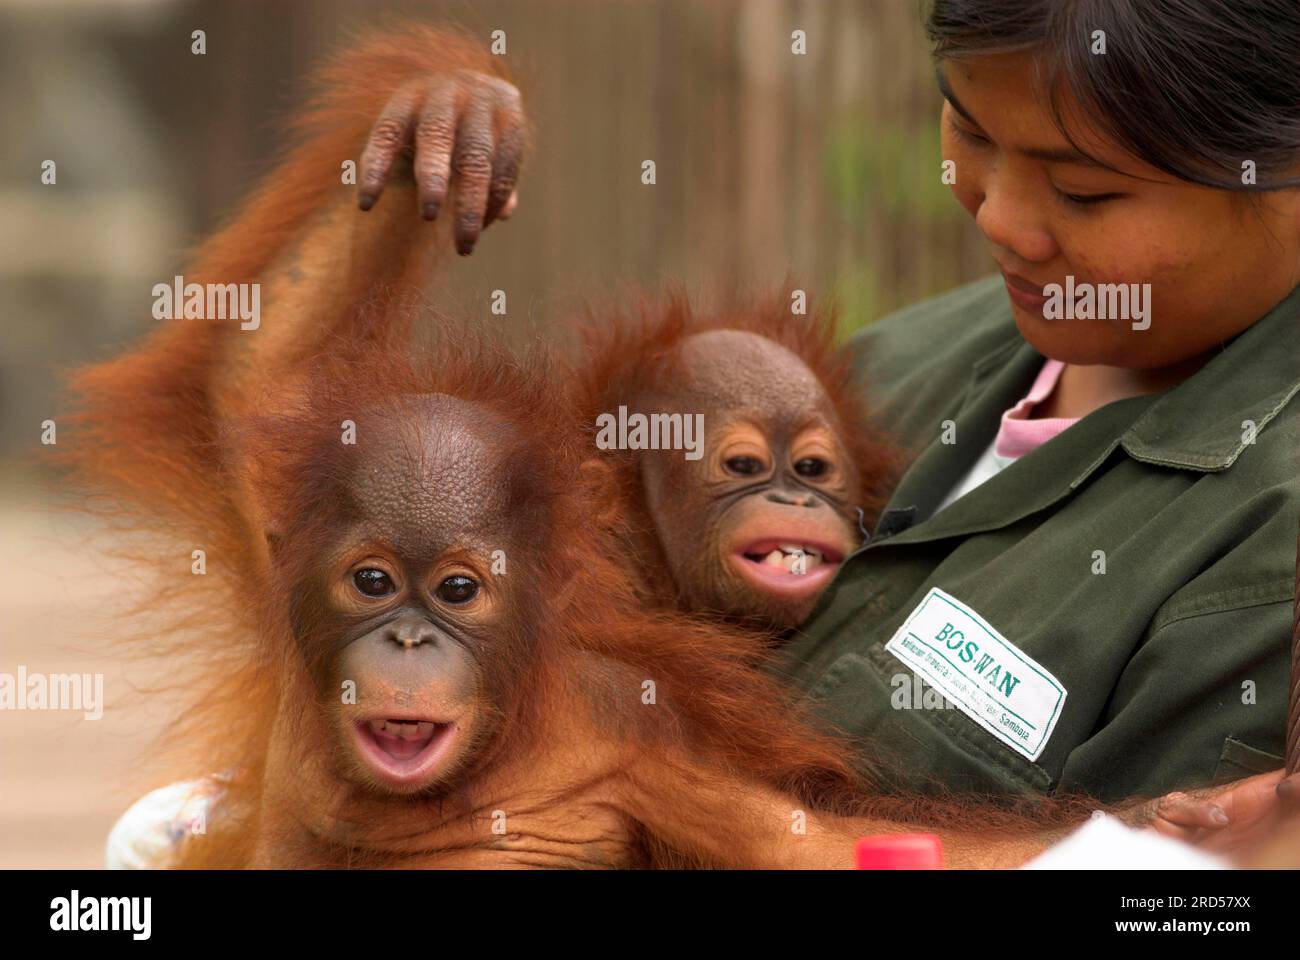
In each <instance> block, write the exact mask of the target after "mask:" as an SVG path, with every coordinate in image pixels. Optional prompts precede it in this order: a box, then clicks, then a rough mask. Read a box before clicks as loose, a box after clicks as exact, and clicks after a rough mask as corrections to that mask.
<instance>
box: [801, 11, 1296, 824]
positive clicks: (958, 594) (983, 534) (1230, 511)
mask: <svg viewBox="0 0 1300 960" xmlns="http://www.w3.org/2000/svg"><path fill="white" fill-rule="evenodd" d="M928 31H929V35H930V37H931V39H932V41H933V43H934V53H935V59H936V75H937V78H938V83H939V87H940V90H941V91H942V93H943V95H944V98H945V105H944V108H943V115H942V119H941V123H942V128H943V130H942V142H943V155H944V158H945V160H947V161H951V165H949V166H947V170H948V171H949V172H950V173H951V174H952V176H949V177H948V178H947V179H948V181H949V182H951V184H952V186H951V189H952V191H953V194H954V197H955V198H956V199H957V201H958V202H959V203H961V205H962V206H963V207H964V208H965V209H966V210H967V212H969V213H970V214H971V216H972V217H974V218H975V223H976V226H977V227H978V228H979V229H980V231H981V232H982V233H983V234H984V236H985V237H986V238H987V240H988V242H989V246H990V250H991V253H992V255H993V259H994V260H995V262H996V263H997V265H998V267H999V268H1000V270H1001V274H1002V276H1000V277H998V278H996V279H992V280H989V281H983V282H979V283H975V284H972V285H970V286H967V287H964V288H962V289H960V290H957V291H955V292H953V293H950V294H948V295H946V296H943V297H940V298H938V299H935V300H931V301H928V302H926V303H923V304H920V305H917V306H915V307H912V308H910V309H907V310H904V311H902V312H901V313H899V314H896V315H894V316H891V317H888V318H886V319H884V320H882V321H880V322H879V323H878V324H875V325H873V326H872V327H870V328H869V329H868V330H867V331H865V332H864V333H863V334H862V335H861V336H859V337H858V338H857V340H856V341H855V349H856V353H857V357H858V361H859V369H860V371H861V374H862V378H863V382H864V383H865V384H866V385H867V388H868V389H869V390H870V391H872V393H873V395H874V397H875V398H876V405H877V409H878V410H881V413H882V417H883V419H884V424H885V426H886V428H887V429H888V430H890V431H891V432H892V433H893V434H894V435H896V436H898V437H900V438H901V439H902V440H903V441H904V442H905V443H907V444H909V445H910V446H911V448H912V449H913V450H914V451H916V453H917V455H916V457H915V460H914V462H913V463H912V464H911V467H910V469H909V470H908V472H907V474H906V475H905V476H904V477H903V478H902V480H901V482H900V484H899V486H898V488H897V489H896V491H895V492H894V495H893V497H892V500H891V503H890V504H889V506H888V507H887V509H886V511H885V513H884V515H883V517H882V519H881V521H880V525H879V528H878V529H877V530H876V531H875V536H874V538H873V540H872V542H871V543H870V545H869V546H867V547H866V548H865V549H864V550H863V551H861V552H860V553H859V554H857V555H856V556H855V557H853V558H852V560H850V561H849V562H848V563H846V564H845V568H844V569H843V570H842V571H841V573H840V575H839V578H838V580H837V583H836V585H835V586H834V588H833V589H832V591H831V593H830V595H829V596H828V597H827V598H825V600H824V601H823V603H822V604H821V606H820V608H819V609H818V610H817V611H816V612H815V613H814V615H813V617H812V619H811V621H810V622H809V623H808V624H807V629H806V632H805V634H804V635H803V636H801V637H799V638H798V639H796V640H795V642H793V643H792V644H791V645H790V647H789V648H788V650H787V658H786V659H787V666H788V671H789V673H790V675H791V677H792V678H793V679H794V680H795V682H797V683H799V684H800V685H801V686H803V687H804V688H806V689H807V690H808V693H809V696H810V697H812V698H813V699H814V700H815V701H816V702H818V703H819V704H821V709H822V712H823V714H824V715H825V716H826V717H827V718H828V719H830V720H832V721H834V722H836V723H837V724H839V725H841V726H842V727H844V728H845V729H846V730H847V731H849V732H850V733H852V734H857V735H859V736H861V737H862V738H863V740H864V743H865V744H867V745H868V747H869V748H870V749H872V750H873V751H879V750H891V751H892V752H893V753H894V754H895V755H896V756H897V757H898V759H899V760H901V761H902V763H901V764H900V765H899V766H900V769H906V770H907V771H908V773H907V775H905V776H901V775H900V780H901V781H902V784H901V785H903V786H906V787H908V788H910V789H922V788H925V787H927V786H929V785H933V784H936V783H938V784H942V785H944V786H946V787H948V788H952V789H959V790H980V791H986V790H996V791H1002V790H1015V791H1026V790H1027V791H1041V792H1054V791H1060V790H1084V791H1087V792H1089V793H1092V794H1095V795H1097V796H1100V797H1102V798H1106V799H1115V798H1120V797H1125V796H1131V795H1134V794H1144V795H1157V794H1162V793H1165V792H1167V791H1170V790H1174V789H1179V788H1184V787H1189V786H1202V785H1205V784H1208V783H1211V782H1215V781H1221V780H1225V779H1232V778H1236V777H1240V776H1242V775H1243V774H1246V773H1251V772H1262V771H1267V770H1273V769H1276V768H1279V767H1281V766H1282V752H1283V731H1284V729H1285V716H1286V708H1287V696H1288V673H1289V654H1288V647H1289V637H1290V633H1291V617H1292V603H1293V597H1294V583H1295V580H1294V578H1295V537H1296V520H1297V515H1298V514H1300V479H1298V477H1297V470H1296V451H1297V449H1298V448H1300V400H1297V399H1296V397H1295V395H1296V392H1297V390H1300V291H1297V289H1296V288H1297V284H1300V190H1298V189H1297V185H1300V7H1297V5H1296V4H1295V3H1293V2H1286V0H1231V2H1222V0H1168V2H1164V3H1159V4H1130V3H1126V2H1120V0H1092V2H1078V3H1062V2H1059V0H936V2H935V3H934V4H933V7H932V9H931V11H930V14H929V19H928ZM1071 292H1073V293H1074V296H1073V297H1071V296H1070V294H1071ZM1089 300H1090V301H1091V302H1090V303H1089V302H1088V301H1089ZM1071 306H1073V307H1075V308H1076V309H1074V310H1071V309H1070V307H1071ZM914 672H915V673H916V674H919V675H920V676H921V677H923V678H924V679H925V680H926V681H928V682H929V683H932V684H934V686H935V687H936V688H937V692H938V693H939V694H942V695H943V698H946V700H947V702H944V701H943V699H941V698H940V697H939V696H937V695H934V694H931V695H929V697H928V698H926V697H921V698H918V697H916V696H913V695H912V694H914V693H915V692H916V690H917V689H918V687H917V686H915V685H914V683H913V680H912V678H913V673H914ZM936 706H937V707H938V708H937V709H935V708H933V707H936Z"/></svg>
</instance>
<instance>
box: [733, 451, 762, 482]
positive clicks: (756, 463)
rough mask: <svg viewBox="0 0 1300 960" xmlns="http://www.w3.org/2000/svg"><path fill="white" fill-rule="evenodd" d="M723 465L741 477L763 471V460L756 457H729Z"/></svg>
mask: <svg viewBox="0 0 1300 960" xmlns="http://www.w3.org/2000/svg"><path fill="white" fill-rule="evenodd" d="M723 465H724V466H725V467H726V468H727V469H728V470H729V471H731V472H732V473H734V474H737V475H738V476H742V477H752V476H754V475H755V474H757V473H762V472H763V462H762V461H761V460H759V459H758V458H757V457H744V456H741V457H729V458H727V460H726V461H724V463H723Z"/></svg>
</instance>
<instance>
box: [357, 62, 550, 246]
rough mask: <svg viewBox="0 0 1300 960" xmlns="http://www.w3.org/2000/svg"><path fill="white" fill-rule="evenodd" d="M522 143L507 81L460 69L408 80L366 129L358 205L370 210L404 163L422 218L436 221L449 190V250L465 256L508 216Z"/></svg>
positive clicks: (516, 102) (515, 100) (514, 96)
mask: <svg viewBox="0 0 1300 960" xmlns="http://www.w3.org/2000/svg"><path fill="white" fill-rule="evenodd" d="M524 142H525V135H524V112H523V106H522V101H521V99H520V96H519V91H518V90H517V89H516V88H515V86H514V85H513V84H511V83H510V82H509V81H508V80H504V79H502V78H500V77H496V76H491V75H489V74H485V73H480V72H478V71H476V70H473V69H462V70H456V71H453V72H451V73H445V74H435V75H431V76H429V77H422V78H420V79H418V80H413V81H410V82H408V83H406V84H405V85H404V86H402V87H401V88H400V89H398V91H397V92H396V93H394V94H393V96H392V98H391V99H390V100H389V101H388V103H387V104H386V105H385V106H384V108H383V111H382V112H381V113H380V114H379V117H378V118H377V119H376V120H375V125H374V127H373V128H372V129H371V131H370V136H369V138H368V139H367V141H366V146H365V150H364V151H363V152H362V154H361V163H360V168H359V171H358V181H357V203H358V204H359V206H360V207H361V209H362V210H369V209H370V208H371V207H373V206H374V205H375V202H376V201H377V200H378V199H379V195H380V194H381V193H382V192H383V190H384V184H385V183H387V182H388V180H389V178H390V176H392V175H393V174H394V171H395V169H396V168H397V167H398V161H399V159H402V158H405V157H411V158H412V167H411V173H412V175H413V177H414V179H415V184H416V188H417V194H418V198H419V207H420V213H421V215H422V216H423V217H424V219H426V220H434V219H436V218H437V216H438V214H439V213H440V212H441V210H442V208H443V204H444V203H445V202H446V200H447V193H448V191H449V190H451V189H452V188H454V191H453V192H454V194H455V231H454V235H455V241H456V251H457V252H458V253H460V254H462V255H464V254H468V253H470V252H472V251H473V249H474V244H475V243H477V242H478V238H479V234H480V232H481V231H482V230H483V229H485V228H486V227H487V226H488V225H489V224H491V223H492V221H493V220H497V219H501V220H504V219H507V218H508V217H509V216H510V214H511V212H513V210H514V206H515V202H516V194H515V183H516V181H517V179H518V176H519V166H520V162H521V160H522V157H523V151H524Z"/></svg>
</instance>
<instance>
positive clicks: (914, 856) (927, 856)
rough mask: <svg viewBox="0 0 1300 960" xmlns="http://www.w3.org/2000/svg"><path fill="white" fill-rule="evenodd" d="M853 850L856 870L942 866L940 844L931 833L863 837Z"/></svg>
mask: <svg viewBox="0 0 1300 960" xmlns="http://www.w3.org/2000/svg"><path fill="white" fill-rule="evenodd" d="M853 852H854V854H855V856H856V858H857V864H858V869H859V870H942V869H943V844H942V843H941V842H940V840H939V838H938V837H936V836H935V835H934V834H932V833H888V834H882V835H881V836H877V837H862V838H861V839H859V840H858V842H857V844H856V846H855V847H854V849H853Z"/></svg>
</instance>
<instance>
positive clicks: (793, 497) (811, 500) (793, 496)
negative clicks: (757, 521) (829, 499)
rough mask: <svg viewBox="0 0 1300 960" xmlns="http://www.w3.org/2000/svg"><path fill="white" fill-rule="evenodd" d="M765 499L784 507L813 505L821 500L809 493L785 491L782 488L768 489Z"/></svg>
mask: <svg viewBox="0 0 1300 960" xmlns="http://www.w3.org/2000/svg"><path fill="white" fill-rule="evenodd" d="M767 499H768V500H770V501H771V502H772V503H779V504H781V505H782V506H786V507H815V506H817V504H818V503H820V502H821V501H819V500H818V499H817V497H816V496H815V495H813V494H811V493H786V492H785V491H782V490H772V491H770V492H769V493H768V495H767Z"/></svg>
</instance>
